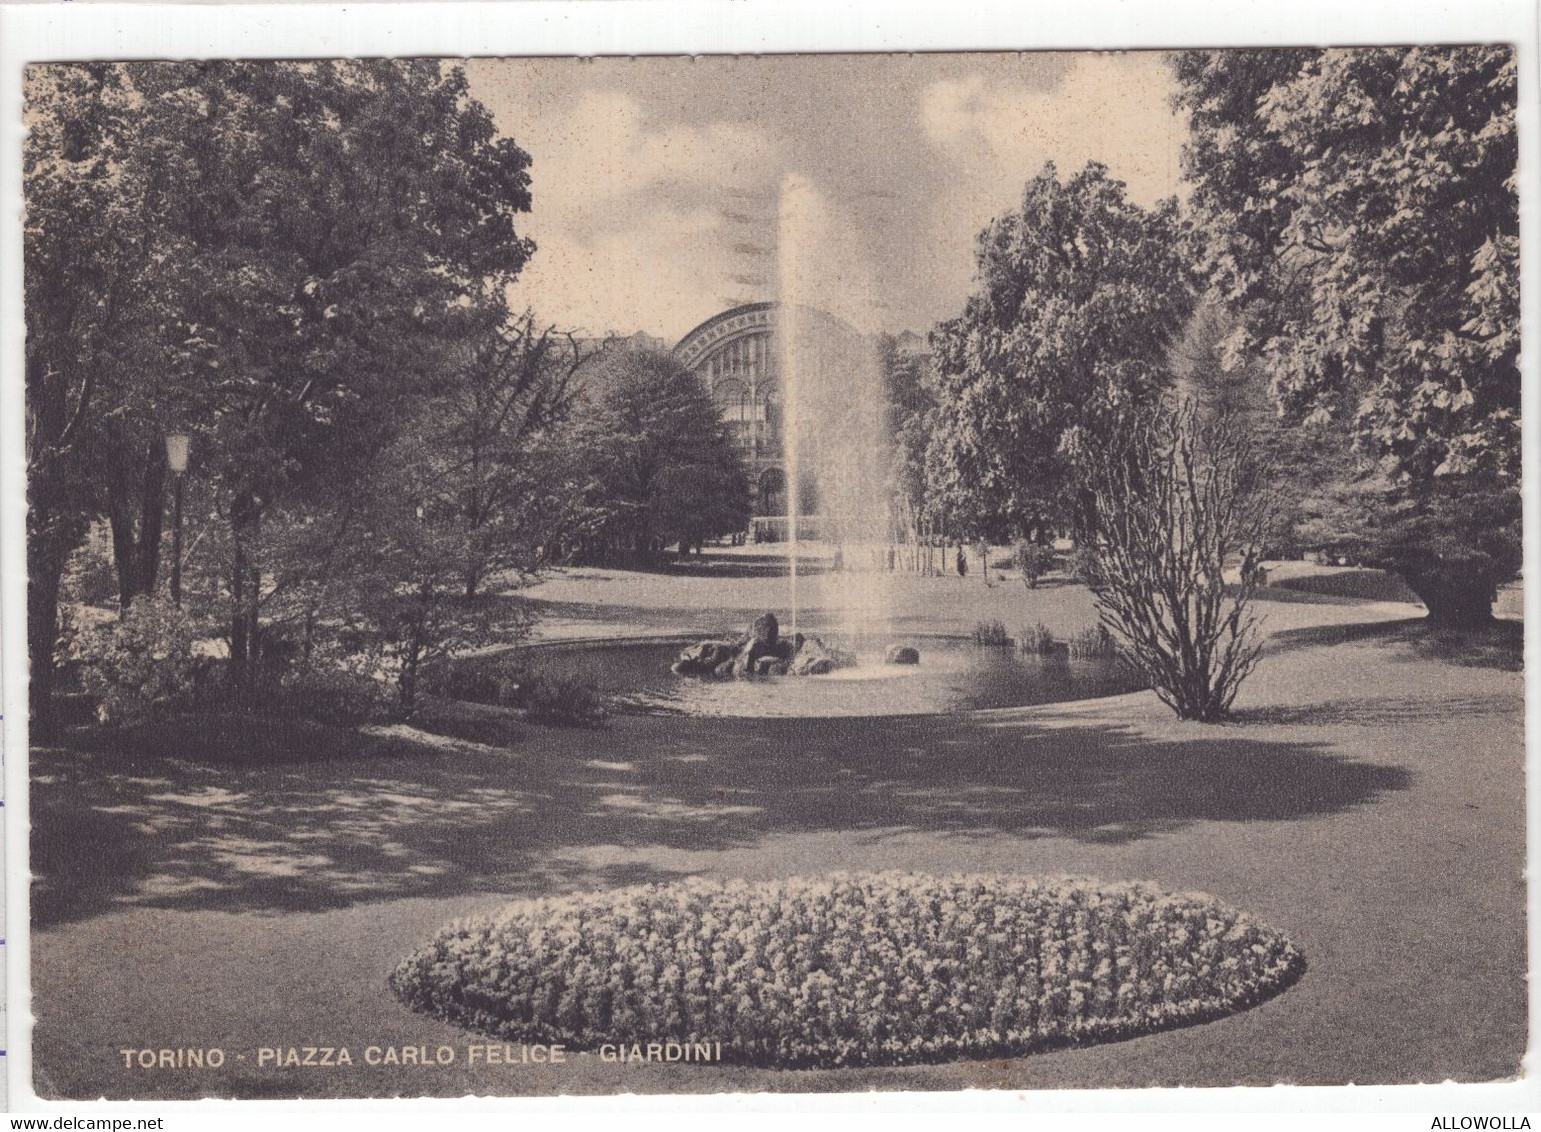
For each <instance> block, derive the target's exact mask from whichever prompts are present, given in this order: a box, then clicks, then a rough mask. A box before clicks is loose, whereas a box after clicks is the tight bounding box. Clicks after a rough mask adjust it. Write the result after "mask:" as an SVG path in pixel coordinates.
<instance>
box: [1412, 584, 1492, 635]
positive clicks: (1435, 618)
mask: <svg viewBox="0 0 1541 1132" xmlns="http://www.w3.org/2000/svg"><path fill="white" fill-rule="evenodd" d="M1401 573H1402V578H1403V580H1404V581H1405V582H1406V583H1407V586H1408V588H1409V589H1410V590H1412V591H1413V593H1415V594H1417V595H1418V597H1419V599H1420V600H1421V601H1422V602H1423V604H1424V605H1425V606H1427V607H1428V610H1429V622H1430V624H1433V625H1439V626H1441V627H1443V628H1451V629H1476V628H1481V627H1482V626H1484V625H1490V624H1492V622H1493V602H1494V600H1495V599H1496V598H1497V597H1498V592H1497V587H1496V586H1495V585H1494V584H1493V582H1492V581H1491V580H1490V579H1488V578H1486V577H1484V576H1483V575H1482V574H1480V573H1478V572H1475V571H1473V572H1472V573H1469V574H1464V575H1459V574H1453V572H1445V571H1437V572H1435V571H1418V570H1404V571H1402V572H1401Z"/></svg>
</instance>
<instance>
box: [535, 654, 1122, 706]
mask: <svg viewBox="0 0 1541 1132" xmlns="http://www.w3.org/2000/svg"><path fill="white" fill-rule="evenodd" d="M689 643H691V642H690V641H689V640H686V639H683V638H682V639H677V640H670V641H658V640H651V641H645V642H638V641H608V642H583V643H577V642H574V643H564V644H556V645H546V646H541V647H537V648H534V649H531V650H530V651H529V660H530V662H531V665H532V667H533V668H535V669H536V670H537V671H538V672H540V673H542V674H544V675H548V676H578V677H581V678H584V679H587V680H590V681H592V682H593V683H594V684H595V685H596V686H597V687H598V689H599V691H600V692H601V693H602V694H603V695H605V696H606V697H607V698H609V699H610V701H611V703H612V705H613V707H614V708H615V710H617V711H622V712H635V713H646V714H669V715H694V716H732V717H747V718H807V717H815V718H818V717H835V716H847V717H849V716H884V715H933V714H941V713H946V712H960V711H973V710H976V709H979V708H1005V707H1023V706H1027V705H1031V704H1047V703H1059V702H1063V701H1067V700H1082V699H1092V698H1094V697H1098V696H1109V695H1116V694H1119V693H1122V692H1130V691H1135V690H1136V689H1139V688H1143V687H1145V686H1146V684H1145V681H1143V680H1142V679H1141V678H1140V677H1139V676H1138V675H1136V674H1134V673H1132V672H1131V671H1130V670H1128V669H1127V668H1125V667H1124V666H1123V665H1121V664H1119V663H1118V662H1116V661H1113V660H1108V659H1070V658H1068V657H1063V656H1058V657H1040V656H1033V655H1022V654H1020V653H1018V652H1017V650H1016V649H1013V648H1006V647H989V646H980V645H976V644H975V643H974V642H973V641H971V640H968V639H963V638H954V637H923V636H912V637H904V638H902V639H901V638H895V639H894V640H892V641H889V640H882V641H876V642H871V643H869V644H861V643H858V645H857V648H856V650H855V651H856V655H857V662H858V663H857V665H856V667H854V668H845V669H840V670H837V671H835V672H832V673H829V674H828V675H824V676H768V677H746V678H739V679H730V680H712V679H698V678H695V677H686V676H676V675H675V674H674V673H672V672H670V671H669V665H670V664H671V663H673V661H674V660H675V658H676V657H677V656H678V655H679V651H680V649H681V648H683V647H684V646H685V645H686V644H689ZM891 643H902V644H910V645H914V646H915V647H917V648H918V649H919V650H920V663H919V664H916V665H896V664H885V663H884V662H883V653H884V650H885V648H886V647H887V645H888V644H891Z"/></svg>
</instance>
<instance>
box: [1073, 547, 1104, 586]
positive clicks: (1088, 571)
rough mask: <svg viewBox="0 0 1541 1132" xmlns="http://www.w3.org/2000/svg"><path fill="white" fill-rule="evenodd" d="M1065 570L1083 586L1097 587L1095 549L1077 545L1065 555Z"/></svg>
mask: <svg viewBox="0 0 1541 1132" xmlns="http://www.w3.org/2000/svg"><path fill="white" fill-rule="evenodd" d="M1065 572H1066V573H1067V574H1069V575H1070V576H1071V577H1072V578H1074V579H1075V580H1076V581H1078V582H1080V583H1081V584H1082V585H1083V586H1089V587H1091V588H1092V589H1096V588H1097V579H1098V573H1097V550H1096V548H1095V547H1091V546H1078V547H1076V548H1075V549H1074V550H1072V551H1070V553H1069V554H1067V555H1066V556H1065Z"/></svg>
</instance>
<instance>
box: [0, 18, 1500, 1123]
mask: <svg viewBox="0 0 1541 1132" xmlns="http://www.w3.org/2000/svg"><path fill="white" fill-rule="evenodd" d="M1518 75H1519V70H1518V66H1517V56H1516V50H1515V48H1514V46H1513V45H1512V44H1509V43H1506V42H1486V41H1484V42H1465V43H1459V44H1456V43H1450V44H1445V43H1423V44H1412V45H1406V44H1404V45H1401V46H1375V45H1358V46H1345V47H1331V46H1302V47H1254V48H1239V47H1238V48H1226V49H1214V48H1208V49H1202V50H1199V49H1195V50H1181V49H1168V50H1159V51H1157V50H1140V51H1124V52H1103V51H1063V52H969V53H947V52H941V53H934V54H901V53H886V54H885V53H870V54H806V53H805V54H785V55H761V56H735V55H730V54H724V55H702V56H695V57H691V56H658V57H646V58H643V57H639V58H593V59H578V58H561V57H543V58H531V57H526V58H515V57H497V58H474V59H456V58H426V57H411V58H407V57H400V58H380V57H371V58H341V57H337V58H310V59H297V60H255V59H229V58H203V59H183V60H143V59H141V60H126V59H125V60H113V59H101V60H94V61H62V62H46V61H43V62H34V63H31V64H30V65H28V66H27V67H26V69H25V75H24V85H25V91H24V94H25V103H24V111H23V113H24V118H25V123H26V127H27V135H26V138H25V142H24V151H23V157H24V168H23V170H22V189H23V193H24V203H25V209H26V220H25V242H24V248H23V251H24V274H23V281H24V285H25V310H24V316H25V332H26V347H25V365H26V369H25V418H26V425H25V427H26V475H27V484H26V490H27V501H26V502H27V512H26V516H27V517H26V538H27V545H26V573H27V580H26V605H25V619H26V630H27V633H26V641H27V650H28V656H27V662H28V669H29V672H28V675H27V678H28V699H27V709H28V722H27V734H28V741H29V749H28V750H27V751H26V752H25V757H26V760H27V775H28V778H27V784H28V797H29V816H30V826H31V828H30V873H31V883H30V889H29V896H28V899H29V902H30V904H29V907H30V921H31V922H30V925H26V924H13V925H12V926H11V931H12V932H13V933H20V932H22V931H23V930H25V929H27V928H28V927H30V957H31V974H30V1013H31V1018H32V1029H31V1033H30V1036H29V1038H28V1039H27V1040H28V1041H29V1043H30V1050H31V1054H30V1065H31V1080H30V1082H29V1083H28V1084H29V1087H30V1088H31V1089H32V1090H35V1093H36V1095H37V1097H39V1098H43V1099H45V1100H88V1099H95V1098H100V1097H106V1098H109V1099H120V1100H121V1099H136V1100H143V1101H166V1100H189V1099H198V1098H206V1097H219V1098H238V1099H252V1098H264V1099H272V1098H306V1099H323V1098H367V1097H398V1096H402V1097H464V1096H483V1097H486V1096H492V1097H503V1096H510V1097H512V1096H528V1095H541V1096H552V1095H559V1094H620V1093H692V1094H710V1093H728V1092H733V1093H744V1092H749V1093H755V1092H799V1093H808V1092H823V1093H827V1092H840V1091H861V1092H866V1091H870V1090H880V1091H894V1090H942V1091H946V1090H961V1089H971V1088H973V1089H979V1088H982V1089H1008V1090H1037V1089H1105V1088H1141V1087H1149V1086H1162V1087H1177V1086H1231V1085H1271V1084H1276V1083H1290V1084H1300V1085H1343V1084H1348V1083H1355V1084H1358V1085H1396V1084H1409V1083H1416V1082H1440V1081H1446V1080H1453V1081H1457V1082H1490V1081H1504V1080H1511V1079H1514V1078H1516V1077H1517V1076H1519V1075H1520V1074H1521V1072H1522V1065H1521V1059H1522V1057H1523V1056H1524V1055H1525V1052H1526V1048H1527V1009H1528V1004H1527V984H1526V969H1527V958H1526V947H1527V936H1526V914H1525V909H1526V885H1525V864H1526V855H1525V854H1526V837H1525V792H1524V774H1525V748H1524V742H1523V724H1524V676H1523V671H1522V653H1523V620H1522V617H1523V602H1522V598H1521V591H1520V582H1519V579H1520V576H1521V566H1522V559H1523V548H1522V524H1521V490H1520V487H1521V466H1522V461H1521V432H1520V425H1521V413H1520V408H1521V381H1520V369H1519V354H1520V350H1521V342H1520V302H1519V294H1520V292H1519V278H1520V261H1521V256H1520V226H1519V215H1520V207H1519V185H1520V177H1519V165H1518V162H1519V153H1520V147H1519V145H1518V141H1517V126H1516V119H1517V113H1518V109H1519V106H1520V93H1519V92H1520V87H1519V79H1518ZM15 678H18V673H16V672H9V671H8V672H7V679H8V680H11V679H15ZM8 755H10V757H15V756H14V755H13V754H10V752H8ZM13 875H14V874H13ZM13 883H25V881H24V879H23V881H20V882H17V881H14V880H13Z"/></svg>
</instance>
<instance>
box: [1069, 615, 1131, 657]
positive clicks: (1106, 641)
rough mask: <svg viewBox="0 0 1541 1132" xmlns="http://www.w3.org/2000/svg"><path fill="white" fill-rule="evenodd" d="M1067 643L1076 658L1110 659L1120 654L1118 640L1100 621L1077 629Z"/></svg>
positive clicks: (1071, 654) (1072, 655)
mask: <svg viewBox="0 0 1541 1132" xmlns="http://www.w3.org/2000/svg"><path fill="white" fill-rule="evenodd" d="M1065 643H1066V646H1067V647H1068V648H1069V650H1070V656H1071V658H1072V659H1075V660H1108V659H1111V658H1112V657H1115V656H1117V655H1118V642H1117V641H1115V640H1114V639H1113V634H1112V633H1109V632H1108V627H1107V626H1106V625H1104V624H1102V623H1101V622H1100V621H1099V622H1098V623H1097V624H1095V625H1088V626H1086V627H1085V628H1084V629H1078V630H1076V631H1075V632H1074V633H1072V634H1070V639H1069V640H1068V641H1067V642H1065Z"/></svg>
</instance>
